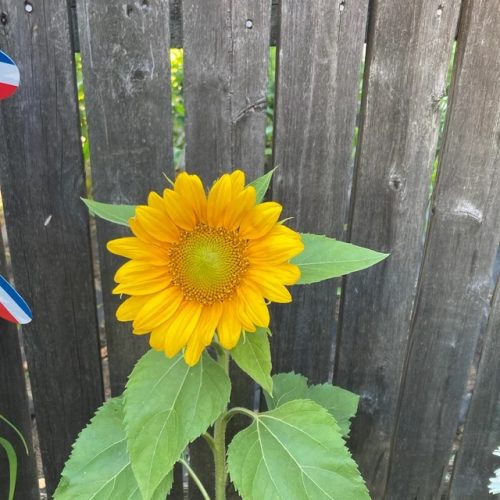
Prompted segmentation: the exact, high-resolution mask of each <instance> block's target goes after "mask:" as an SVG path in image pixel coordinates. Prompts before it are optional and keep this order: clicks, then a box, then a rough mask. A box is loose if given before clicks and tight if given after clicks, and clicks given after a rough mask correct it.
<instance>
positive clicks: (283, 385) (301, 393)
mask: <svg viewBox="0 0 500 500" xmlns="http://www.w3.org/2000/svg"><path fill="white" fill-rule="evenodd" d="M306 393H307V378H306V377H304V376H303V375H300V374H298V373H293V372H291V373H278V374H277V375H273V392H272V396H270V395H269V394H264V396H265V397H266V403H267V408H268V409H269V410H274V409H275V408H278V406H281V405H283V404H285V403H288V402H289V401H293V400H294V399H307V397H306Z"/></svg>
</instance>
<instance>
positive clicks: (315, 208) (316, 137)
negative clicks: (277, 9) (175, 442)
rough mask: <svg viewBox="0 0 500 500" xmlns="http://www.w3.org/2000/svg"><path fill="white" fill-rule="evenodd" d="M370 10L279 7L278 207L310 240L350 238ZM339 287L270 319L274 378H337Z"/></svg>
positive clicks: (316, 290) (299, 300) (301, 292)
mask: <svg viewBox="0 0 500 500" xmlns="http://www.w3.org/2000/svg"><path fill="white" fill-rule="evenodd" d="M367 10H368V2H367V1H361V2H344V3H343V9H341V8H340V6H339V4H338V3H337V2H330V1H327V0H316V1H314V2H294V1H292V0H283V1H282V3H281V38H280V45H279V59H278V77H277V78H278V86H277V98H276V109H275V113H276V114H275V116H276V119H275V138H274V164H275V165H278V166H279V168H278V170H277V171H276V173H275V175H274V182H273V198H274V199H275V200H277V201H280V202H281V203H283V205H284V207H285V212H284V216H285V217H288V216H293V217H294V219H293V220H291V221H290V222H289V225H290V226H291V227H294V228H296V229H298V230H300V231H303V232H318V233H320V234H327V235H329V236H333V237H336V238H342V235H343V234H344V223H345V217H346V216H347V207H348V200H349V184H350V180H351V177H352V160H351V159H352V140H353V135H354V126H355V119H356V113H357V108H358V106H357V102H358V81H359V71H360V67H361V61H362V50H363V43H364V38H365V29H366V19H367ZM337 286H338V281H335V282H326V283H321V284H318V285H310V286H308V287H300V288H299V287H295V288H293V289H292V295H293V298H294V301H293V303H292V304H289V305H282V304H280V305H279V306H277V307H275V308H274V309H273V315H272V318H273V325H274V327H273V328H274V330H276V331H275V335H273V337H272V343H273V367H274V371H275V372H278V371H290V370H292V369H294V370H296V371H300V372H302V373H303V374H305V375H307V376H308V377H310V379H311V380H312V381H314V382H318V381H322V382H323V381H325V380H327V379H328V377H329V374H330V371H331V357H332V342H333V337H334V327H335V305H336V289H337Z"/></svg>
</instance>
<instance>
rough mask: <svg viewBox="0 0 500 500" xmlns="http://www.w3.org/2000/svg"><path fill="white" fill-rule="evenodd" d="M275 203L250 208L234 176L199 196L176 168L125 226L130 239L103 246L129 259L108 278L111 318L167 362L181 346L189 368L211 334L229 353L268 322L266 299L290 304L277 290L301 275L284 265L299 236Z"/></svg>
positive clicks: (194, 180)
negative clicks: (115, 297) (113, 307)
mask: <svg viewBox="0 0 500 500" xmlns="http://www.w3.org/2000/svg"><path fill="white" fill-rule="evenodd" d="M281 210H282V207H281V205H279V204H278V203H275V202H265V203H256V191H255V189H254V188H253V187H252V186H245V175H244V173H243V172H241V171H239V170H237V171H235V172H233V173H232V174H225V175H223V176H222V177H221V178H219V179H218V180H217V181H216V182H215V183H214V185H213V186H212V188H211V189H210V191H209V192H208V195H207V194H206V193H205V190H204V188H203V185H202V182H201V180H200V178H199V177H198V176H196V175H189V174H187V173H185V172H183V173H181V174H179V175H178V177H177V179H176V181H175V183H174V186H173V189H165V190H164V192H163V196H160V195H158V194H157V193H154V192H153V193H150V195H149V197H148V203H147V205H142V206H138V207H137V208H136V212H135V217H132V218H131V219H130V221H129V224H130V228H131V229H132V232H133V236H131V237H127V238H119V239H116V240H113V241H110V242H109V243H108V250H109V251H110V252H113V253H115V254H117V255H121V256H123V257H126V258H128V259H130V260H129V261H128V262H126V263H125V264H124V265H123V266H122V267H121V268H120V269H119V270H118V271H117V273H116V275H115V281H116V282H117V283H118V286H117V287H116V288H115V289H114V290H113V293H116V294H126V295H129V296H130V297H129V298H127V299H126V300H125V301H124V302H123V303H122V304H121V305H120V307H119V308H118V310H117V313H116V316H117V318H118V319H119V320H120V321H133V331H134V333H135V334H138V335H141V334H146V333H151V337H150V344H151V346H152V347H153V348H155V349H157V350H163V351H164V352H165V354H166V355H167V356H169V357H171V356H174V355H175V354H177V353H178V352H179V351H180V350H181V349H183V348H185V351H184V358H185V360H186V362H187V363H188V364H189V365H194V364H196V363H197V362H198V360H199V359H200V355H201V353H202V351H203V350H204V349H205V348H206V347H207V346H208V345H210V343H211V342H212V339H213V337H214V335H215V334H217V337H218V340H219V343H220V344H221V345H222V346H223V347H224V348H226V349H232V348H233V347H235V346H236V344H237V343H238V340H239V338H240V335H241V332H242V331H246V332H255V330H256V328H257V327H264V328H266V327H268V326H269V311H268V303H269V301H272V302H290V301H291V296H290V293H289V291H288V290H287V288H286V285H293V284H294V283H296V282H297V280H298V279H299V277H300V271H299V268H298V267H297V266H295V265H293V264H290V263H289V260H290V259H291V258H292V257H294V256H296V255H297V254H299V253H300V252H301V251H302V250H303V248H304V247H303V244H302V242H301V239H300V235H299V234H298V233H296V232H295V231H292V230H291V229H289V228H288V227H286V226H284V225H283V224H280V223H279V222H278V221H279V217H280V215H281Z"/></svg>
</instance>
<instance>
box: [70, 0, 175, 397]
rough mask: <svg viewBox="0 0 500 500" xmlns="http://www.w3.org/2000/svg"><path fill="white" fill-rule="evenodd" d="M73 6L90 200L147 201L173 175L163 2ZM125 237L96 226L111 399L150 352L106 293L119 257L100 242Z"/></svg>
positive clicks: (90, 1) (91, 0) (88, 0)
mask: <svg viewBox="0 0 500 500" xmlns="http://www.w3.org/2000/svg"><path fill="white" fill-rule="evenodd" d="M77 6H78V22H79V28H80V46H81V54H82V65H83V79H84V88H85V93H86V94H85V95H86V99H85V103H86V108H87V120H88V127H89V143H90V158H91V168H92V193H93V197H94V199H96V200H98V201H103V202H108V203H109V202H112V203H133V204H138V203H145V201H146V198H147V193H148V192H149V191H152V190H156V191H161V190H162V189H163V188H164V187H165V179H164V177H163V175H162V172H165V173H166V174H167V175H168V176H170V177H172V176H173V168H172V139H171V104H170V60H169V14H168V2H163V1H161V0H151V1H148V2H145V1H142V0H141V1H139V0H134V1H129V2H126V1H123V2H121V1H114V2H102V1H100V0H82V1H80V2H78V4H77ZM126 234H130V232H129V231H128V230H127V229H125V228H119V227H117V226H114V225H112V224H110V223H108V222H104V221H100V220H99V221H98V223H97V237H98V244H99V260H100V264H101V277H102V289H103V297H104V316H105V325H106V335H107V341H108V353H109V366H110V377H111V391H112V394H113V395H116V394H119V393H121V391H122V390H123V387H124V384H125V381H126V378H127V376H128V375H129V373H130V372H131V371H132V368H133V366H134V364H135V362H136V361H137V359H138V358H139V357H140V355H141V354H143V353H144V352H145V351H146V350H147V348H148V343H147V337H146V336H142V337H136V336H133V335H132V334H131V325H130V323H118V322H117V320H116V318H115V312H116V308H117V307H118V305H119V303H120V302H121V299H120V298H119V297H116V296H112V294H111V290H112V289H113V288H114V281H113V276H114V274H115V272H116V270H117V268H118V267H119V265H120V264H121V263H122V262H123V259H119V258H117V257H115V256H113V255H111V254H110V253H109V252H108V251H107V250H106V247H105V245H106V242H107V241H109V240H111V239H113V238H117V237H120V236H124V235H126Z"/></svg>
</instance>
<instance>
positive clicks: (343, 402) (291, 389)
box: [265, 373, 359, 436]
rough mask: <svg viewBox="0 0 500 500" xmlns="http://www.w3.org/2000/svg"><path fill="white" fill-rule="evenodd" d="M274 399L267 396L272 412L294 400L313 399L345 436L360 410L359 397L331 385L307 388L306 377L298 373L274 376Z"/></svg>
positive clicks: (268, 405)
mask: <svg viewBox="0 0 500 500" xmlns="http://www.w3.org/2000/svg"><path fill="white" fill-rule="evenodd" d="M272 394H273V395H272V397H271V396H269V395H268V394H265V397H266V402H267V407H268V408H269V409H270V410H272V409H274V408H277V407H278V406H281V405H283V404H285V403H288V402H289V401H293V400H294V399H311V400H313V401H314V402H316V403H318V404H319V405H321V406H322V407H323V408H325V409H326V410H328V412H329V413H330V415H332V416H333V417H334V418H335V421H336V422H337V424H338V425H339V427H340V430H341V432H342V435H343V436H348V435H349V430H350V419H351V418H352V417H354V415H356V411H357V410H358V403H359V396H358V395H357V394H353V393H352V392H350V391H347V390H345V389H341V388H340V387H336V386H334V385H331V384H319V385H312V386H310V387H308V386H307V379H306V377H304V376H302V375H299V374H297V373H279V374H278V375H273V393H272Z"/></svg>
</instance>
